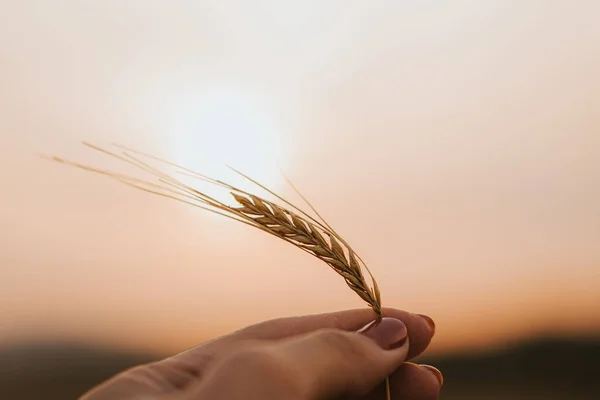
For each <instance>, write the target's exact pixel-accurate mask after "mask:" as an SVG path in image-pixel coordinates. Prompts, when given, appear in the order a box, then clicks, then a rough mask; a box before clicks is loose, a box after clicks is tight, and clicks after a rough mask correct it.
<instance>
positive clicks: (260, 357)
mask: <svg viewBox="0 0 600 400" xmlns="http://www.w3.org/2000/svg"><path fill="white" fill-rule="evenodd" d="M384 313H385V315H386V316H387V318H384V319H383V320H379V321H378V322H374V321H373V312H372V311H371V310H369V309H361V310H351V311H343V312H337V313H331V314H322V315H314V316H302V317H292V318H283V319H276V320H272V321H267V322H263V323H260V324H257V325H253V326H250V327H247V328H245V329H242V330H240V331H237V332H234V333H232V334H229V335H226V336H223V337H220V338H217V339H214V340H212V341H209V342H206V343H203V344H201V345H199V346H197V347H194V348H192V349H190V350H187V351H185V352H183V353H180V354H177V355H174V356H172V357H169V358H167V359H164V360H162V361H158V362H154V363H151V364H147V365H141V366H138V367H135V368H132V369H130V370H127V371H125V372H123V373H121V374H119V375H117V376H115V377H114V378H112V379H111V380H109V381H107V382H105V383H104V384H102V385H100V386H98V387H97V388H95V389H93V390H92V391H91V392H89V393H87V394H86V395H84V396H83V397H82V398H81V400H109V399H110V400H129V399H146V400H207V399H210V400H238V399H240V400H241V399H244V400H264V399H274V400H278V399H291V400H319V399H346V398H353V399H362V400H371V399H373V400H384V399H385V391H384V386H383V382H384V379H385V377H386V376H390V385H391V389H392V399H393V400H435V399H437V398H438V396H439V391H440V387H441V385H442V375H441V374H440V372H439V371H438V370H437V369H435V368H433V367H430V366H420V365H416V364H412V363H406V362H404V361H405V360H408V359H410V358H412V357H415V356H417V355H419V354H420V353H422V352H423V351H424V350H425V349H426V348H427V346H428V345H429V342H430V341H431V338H432V336H433V334H434V331H435V326H434V324H433V321H432V320H431V319H430V318H428V317H424V316H420V315H417V314H411V313H408V312H406V311H400V310H395V309H384ZM361 327H362V329H361Z"/></svg>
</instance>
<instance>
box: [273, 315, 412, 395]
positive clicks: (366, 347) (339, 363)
mask: <svg viewBox="0 0 600 400" xmlns="http://www.w3.org/2000/svg"><path fill="white" fill-rule="evenodd" d="M408 349H409V338H408V331H407V329H406V326H405V325H404V324H403V323H402V322H401V321H400V320H397V319H394V318H384V319H382V320H381V319H380V320H378V321H374V322H373V323H371V324H368V325H367V326H366V327H365V328H363V329H362V330H360V331H359V332H347V331H343V330H339V329H322V330H317V331H314V332H311V333H308V334H304V335H300V336H297V337H295V338H293V339H289V340H285V341H282V342H280V344H279V351H280V354H281V355H282V357H283V358H284V359H287V360H289V361H290V363H293V365H294V371H295V375H296V376H297V377H299V379H300V381H301V382H302V385H300V388H301V389H302V392H301V393H302V395H303V396H305V397H300V398H306V399H321V398H330V397H339V396H342V395H352V396H362V395H365V394H366V393H369V392H370V391H372V390H373V389H374V388H375V387H376V386H377V385H378V384H379V383H381V382H383V381H384V379H385V377H386V376H388V375H390V374H391V373H392V372H393V371H394V370H396V369H397V368H398V367H399V366H400V365H401V363H402V362H403V361H404V360H405V359H406V357H407V355H408Z"/></svg>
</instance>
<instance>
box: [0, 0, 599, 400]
mask: <svg viewBox="0 0 600 400" xmlns="http://www.w3.org/2000/svg"><path fill="white" fill-rule="evenodd" d="M598 15H600V3H599V2H597V1H594V0H589V1H586V0H580V1H577V2H574V1H567V0H545V1H544V0H539V1H538V0H530V1H518V0H514V1H512V0H489V1H485V2H482V1H475V0H473V1H466V0H465V1H454V2H446V1H374V2H363V1H348V0H346V1H327V2H322V1H303V2H291V1H278V2H270V1H252V2H245V1H227V0H220V1H184V0H177V1H158V0H156V1H154V0H144V1H141V0H140V1H137V0H128V1H116V0H106V1H79V0H56V1H52V2H47V1H33V0H22V1H10V0H4V1H2V0H0V226H1V227H2V229H0V398H1V399H39V398H44V399H65V398H75V397H76V396H78V395H80V394H81V393H83V392H84V391H85V390H87V389H88V388H89V387H91V386H93V385H95V384H97V383H98V382H100V381H102V380H103V379H105V378H107V377H108V376H111V375H112V374H115V373H116V372H118V371H120V370H122V369H123V368H126V367H127V366H130V365H135V364H136V363H139V362H144V361H148V360H154V359H157V358H160V357H163V356H166V355H169V354H172V353H174V352H178V351H182V350H184V349H186V348H189V347H191V346H193V345H196V344H198V343H200V342H202V341H204V340H207V339H209V338H212V337H215V336H218V335H222V334H225V333H227V332H229V331H231V330H234V329H238V328H241V327H243V326H246V325H249V324H253V323H256V322H259V321H262V320H266V319H271V318H276V317H281V316H290V315H298V314H309V313H320V312H329V311H335V310H341V309H347V308H359V307H364V304H363V303H362V301H361V300H360V299H359V298H358V297H357V296H356V295H355V294H354V293H352V292H351V291H350V290H348V288H347V287H346V286H345V285H344V283H343V281H341V280H340V278H339V277H338V276H337V275H336V274H334V273H332V272H331V271H330V270H329V269H328V268H327V267H326V266H325V265H323V264H321V262H320V261H318V260H317V259H313V258H311V257H310V256H308V255H306V254H305V253H303V252H301V251H298V250H297V249H295V248H293V247H292V246H289V245H288V244H286V243H284V242H282V241H279V240H277V239H276V238H273V237H270V236H268V235H265V234H262V233H261V232H258V231H255V230H252V229H250V228H248V227H245V226H242V225H241V224H240V225H239V226H238V225H237V223H235V222H231V221H227V220H224V219H220V218H218V217H214V216H211V215H208V214H207V213H204V212H203V211H202V210H198V209H194V208H193V207H189V206H186V205H183V204H180V203H177V202H174V201H169V200H166V199H163V198H159V197H155V196H151V195H148V194H146V193H142V192H141V191H136V190H134V189H131V188H129V187H126V186H124V185H120V184H118V183H117V182H115V181H113V180H110V179H106V178H104V177H101V176H96V175H93V174H90V173H88V172H85V171H80V170H76V169H73V168H69V167H65V166H62V165H58V164H53V163H51V162H48V161H45V160H42V159H40V158H39V154H49V155H59V156H62V157H66V158H69V159H72V160H75V161H80V162H84V163H86V164H90V165H94V166H97V167H102V168H107V169H111V170H114V171H118V172H128V171H129V170H128V169H126V168H124V166H123V165H122V164H121V163H119V162H118V161H114V160H111V159H110V158H107V157H102V156H101V155H99V154H97V153H95V152H94V151H92V150H90V149H88V148H85V147H84V146H82V145H81V143H80V142H81V141H82V140H87V141H90V142H93V143H96V144H100V145H107V144H108V145H110V143H112V142H118V143H122V144H124V145H127V146H130V147H133V148H136V149H139V150H143V151H146V152H149V153H152V154H155V155H158V156H161V157H164V158H167V159H169V160H172V161H175V162H177V163H180V164H183V165H184V166H187V167H190V168H194V169H197V170H199V171H200V172H204V173H207V174H210V175H212V176H215V177H217V178H222V179H227V180H234V179H236V178H235V177H232V176H231V175H230V174H229V172H228V171H227V169H225V168H223V165H224V164H231V165H233V166H234V167H236V168H238V169H241V170H242V171H244V172H246V173H247V174H249V175H251V176H252V177H254V178H256V179H257V180H259V181H260V182H262V183H264V184H266V185H267V186H270V187H272V188H274V189H275V190H277V191H278V192H280V193H281V194H283V195H284V196H285V197H289V198H290V199H291V200H292V201H294V202H296V201H298V198H297V196H295V195H294V193H293V191H292V190H291V189H290V188H289V186H287V185H286V183H285V181H284V180H283V179H282V178H281V175H280V174H279V170H280V169H282V170H284V171H285V172H286V173H287V175H288V176H289V177H290V179H291V180H292V181H293V182H294V184H295V185H296V186H298V187H299V188H300V190H301V191H302V192H303V194H304V195H306V196H307V197H308V198H309V199H310V200H311V202H312V203H313V204H314V205H315V206H316V207H317V209H318V210H319V211H320V212H321V214H323V215H324V216H326V218H327V219H328V221H329V222H330V223H331V224H332V225H334V226H335V227H336V229H337V230H338V231H339V232H340V233H341V234H342V236H344V237H345V238H346V240H347V241H348V242H350V243H351V244H352V245H353V247H354V248H355V250H356V251H357V252H358V253H359V254H361V256H362V258H364V259H365V260H366V261H367V263H368V264H369V266H370V268H371V270H372V271H373V273H374V274H375V276H376V277H377V279H378V281H379V283H380V286H381V291H382V294H383V301H384V303H385V304H386V305H388V306H393V307H396V308H402V309H407V310H410V311H414V312H419V313H424V314H427V315H430V316H431V317H433V318H434V319H435V320H436V323H437V332H436V337H435V338H434V342H433V344H432V346H431V348H430V350H428V352H427V353H426V354H425V355H424V356H423V359H424V360H426V361H427V362H431V363H433V364H434V365H437V366H438V367H439V368H440V369H441V370H442V371H443V372H444V374H445V386H444V390H443V392H442V397H441V398H442V399H446V400H450V399H459V398H460V399H463V398H479V399H494V400H505V399H537V398H539V399H542V398H543V399H597V398H598V397H597V396H598V393H600V384H599V383H598V378H597V376H598V372H599V369H598V367H597V364H596V363H597V360H598V359H599V357H600V112H599V111H598V109H599V106H600V78H599V77H598V71H599V70H600V24H598ZM232 249H235V251H232Z"/></svg>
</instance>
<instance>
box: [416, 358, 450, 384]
mask: <svg viewBox="0 0 600 400" xmlns="http://www.w3.org/2000/svg"><path fill="white" fill-rule="evenodd" d="M419 367H421V368H424V369H425V370H427V371H429V372H430V373H432V374H433V375H434V376H435V379H437V381H438V382H439V384H440V388H441V387H442V386H444V375H442V373H441V372H440V370H439V369H437V368H436V367H434V366H432V365H427V364H421V365H419Z"/></svg>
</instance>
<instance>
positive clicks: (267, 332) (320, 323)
mask: <svg viewBox="0 0 600 400" xmlns="http://www.w3.org/2000/svg"><path fill="white" fill-rule="evenodd" d="M383 313H384V315H385V316H386V317H390V318H395V319H399V320H400V321H402V322H403V323H404V325H406V328H407V329H408V336H409V337H410V343H411V346H410V351H409V355H408V358H409V359H410V358H413V357H416V356H418V355H419V354H421V353H422V352H423V351H424V350H425V349H426V348H427V346H428V345H429V343H430V342H431V338H432V337H433V335H434V333H435V324H434V322H433V320H432V319H431V318H429V317H427V316H424V315H419V314H413V313H410V312H407V311H402V310H397V309H394V308H384V309H383ZM374 319H375V317H374V314H373V311H372V310H370V309H368V308H364V309H357V310H348V311H339V312H334V313H327V314H318V315H306V316H300V317H289V318H279V319H274V320H271V321H266V322H261V323H259V324H256V325H252V326H249V327H247V328H244V329H242V330H240V331H237V332H235V333H233V334H232V335H231V337H230V338H231V339H235V340H246V339H250V340H252V339H259V340H274V339H283V338H288V337H292V336H296V335H300V334H303V333H307V332H312V331H315V330H317V329H341V330H345V331H356V330H358V329H360V327H362V326H364V325H366V324H367V323H369V322H370V321H373V320H374Z"/></svg>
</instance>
